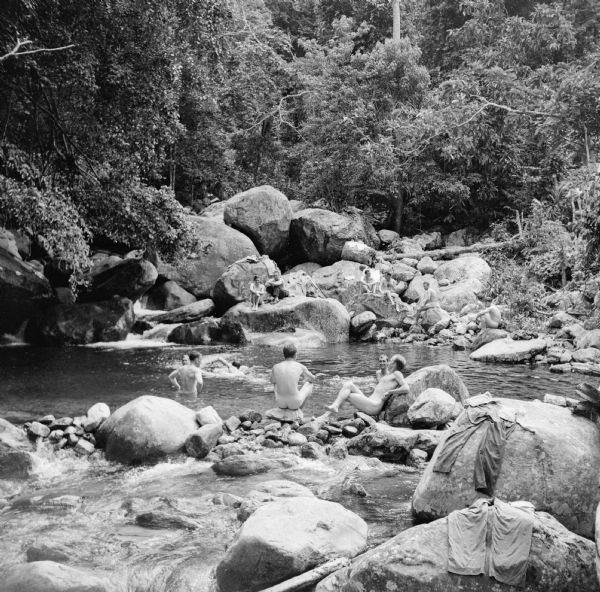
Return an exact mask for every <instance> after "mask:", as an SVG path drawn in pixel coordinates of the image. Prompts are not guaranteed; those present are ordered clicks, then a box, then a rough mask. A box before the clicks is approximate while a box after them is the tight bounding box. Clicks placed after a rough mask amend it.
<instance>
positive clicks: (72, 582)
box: [2, 561, 114, 592]
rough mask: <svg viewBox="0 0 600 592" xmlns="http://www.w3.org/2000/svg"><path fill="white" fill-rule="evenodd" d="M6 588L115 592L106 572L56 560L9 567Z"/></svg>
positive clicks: (9, 590)
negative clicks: (95, 572) (71, 565)
mask: <svg viewBox="0 0 600 592" xmlns="http://www.w3.org/2000/svg"><path fill="white" fill-rule="evenodd" d="M2 589H3V591H4V592H114V586H112V585H111V584H109V581H108V578H107V577H106V576H98V575H96V574H93V573H91V572H89V571H85V570H83V569H80V568H76V567H70V566H68V565H63V564H61V563H54V561H34V562H32V563H24V564H21V565H15V566H13V567H11V568H9V570H8V572H7V574H6V576H5V578H4V582H3V588H2Z"/></svg>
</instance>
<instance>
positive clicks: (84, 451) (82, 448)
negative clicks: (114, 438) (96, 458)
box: [75, 438, 96, 456]
mask: <svg viewBox="0 0 600 592" xmlns="http://www.w3.org/2000/svg"><path fill="white" fill-rule="evenodd" d="M94 450H96V447H95V446H94V445H93V444H92V443H91V442H89V441H88V440H86V439H85V438H80V439H79V440H78V441H77V443H76V444H75V452H76V453H77V454H81V456H89V455H90V454H92V452H94Z"/></svg>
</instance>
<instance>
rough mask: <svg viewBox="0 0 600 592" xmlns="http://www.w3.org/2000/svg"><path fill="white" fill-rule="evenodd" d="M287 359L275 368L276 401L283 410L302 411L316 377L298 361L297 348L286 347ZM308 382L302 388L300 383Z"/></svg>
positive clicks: (273, 378) (273, 372) (272, 374)
mask: <svg viewBox="0 0 600 592" xmlns="http://www.w3.org/2000/svg"><path fill="white" fill-rule="evenodd" d="M283 352H284V356H285V359H284V360H283V362H279V363H278V364H275V365H274V366H273V370H272V371H271V382H272V383H273V384H274V385H275V400H276V401H277V405H278V406H279V407H280V408H282V409H300V407H302V405H303V404H304V402H305V401H306V399H307V398H308V397H309V396H310V394H311V392H312V382H313V381H314V380H315V377H314V376H313V375H312V374H311V373H310V372H309V370H308V368H307V367H306V366H304V364H301V363H300V362H298V361H296V359H295V357H296V348H295V347H294V346H293V345H291V344H290V345H286V346H285V347H284V349H283ZM301 380H306V382H305V384H303V385H302V387H300V388H298V383H299V382H300V381H301Z"/></svg>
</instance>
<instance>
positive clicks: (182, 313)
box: [150, 298, 215, 325]
mask: <svg viewBox="0 0 600 592" xmlns="http://www.w3.org/2000/svg"><path fill="white" fill-rule="evenodd" d="M214 310H215V303H214V302H213V301H212V300H211V299H210V298H204V299H202V300H198V301H196V299H195V298H194V302H191V303H190V304H185V305H184V306H180V307H178V308H174V309H171V310H169V312H166V313H164V314H159V315H153V316H152V317H150V320H151V321H152V322H153V323H165V324H167V325H172V324H175V323H192V322H194V321H198V320H199V319H203V318H204V317H209V316H210V315H212V313H213V312H214Z"/></svg>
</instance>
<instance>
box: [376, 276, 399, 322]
mask: <svg viewBox="0 0 600 592" xmlns="http://www.w3.org/2000/svg"><path fill="white" fill-rule="evenodd" d="M397 286H398V284H397V283H396V280H395V279H394V278H393V277H392V272H391V271H386V272H385V273H384V274H383V277H382V278H381V281H380V282H379V291H380V292H381V294H382V295H383V297H384V298H387V299H388V300H389V301H390V304H391V305H392V306H394V307H395V308H396V312H400V305H399V304H398V300H394V298H393V297H392V294H394V295H395V296H396V298H397V297H398V294H397V293H396V289H397Z"/></svg>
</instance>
